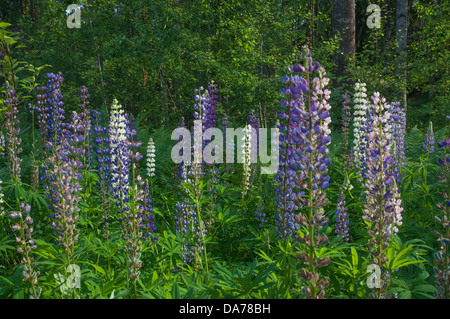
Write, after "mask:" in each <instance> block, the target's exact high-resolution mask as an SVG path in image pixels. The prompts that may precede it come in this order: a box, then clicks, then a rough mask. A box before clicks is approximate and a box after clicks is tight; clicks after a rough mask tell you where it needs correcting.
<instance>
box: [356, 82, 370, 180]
mask: <svg viewBox="0 0 450 319" xmlns="http://www.w3.org/2000/svg"><path fill="white" fill-rule="evenodd" d="M366 91H367V90H366V83H361V82H358V83H356V84H355V95H354V102H355V111H354V112H353V115H354V118H353V133H354V134H353V135H354V140H353V154H354V156H355V157H354V163H355V166H356V168H357V170H358V173H359V176H360V177H361V179H362V181H363V182H364V180H365V165H366V164H365V160H366V159H365V153H366V145H367V134H368V131H369V125H368V124H369V118H368V117H369V114H368V108H367V105H368V101H367V99H366V97H367V94H366Z"/></svg>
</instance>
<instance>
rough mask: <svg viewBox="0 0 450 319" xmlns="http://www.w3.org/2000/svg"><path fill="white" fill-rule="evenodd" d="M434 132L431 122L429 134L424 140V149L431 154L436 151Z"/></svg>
mask: <svg viewBox="0 0 450 319" xmlns="http://www.w3.org/2000/svg"><path fill="white" fill-rule="evenodd" d="M434 144H435V143H434V132H433V123H432V122H430V125H429V126H428V130H427V134H426V135H425V138H424V141H423V146H422V148H423V151H424V152H427V153H429V154H431V153H433V152H434Z"/></svg>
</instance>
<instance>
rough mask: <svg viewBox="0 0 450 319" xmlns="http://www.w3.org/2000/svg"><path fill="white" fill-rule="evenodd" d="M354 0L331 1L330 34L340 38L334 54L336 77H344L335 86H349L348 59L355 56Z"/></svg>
mask: <svg viewBox="0 0 450 319" xmlns="http://www.w3.org/2000/svg"><path fill="white" fill-rule="evenodd" d="M355 24H356V23H355V0H333V13H332V34H333V36H335V35H337V36H339V38H340V41H339V51H338V52H337V53H336V54H335V63H336V73H337V74H336V75H337V76H338V77H343V76H344V77H345V79H344V80H339V79H338V80H337V81H336V82H335V86H336V87H337V86H341V85H342V84H350V82H351V81H350V72H349V67H350V65H349V63H348V58H351V59H353V58H354V56H355Z"/></svg>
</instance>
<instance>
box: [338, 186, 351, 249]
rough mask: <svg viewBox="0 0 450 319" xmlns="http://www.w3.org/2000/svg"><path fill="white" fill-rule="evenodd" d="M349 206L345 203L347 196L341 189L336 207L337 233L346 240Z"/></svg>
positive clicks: (347, 236)
mask: <svg viewBox="0 0 450 319" xmlns="http://www.w3.org/2000/svg"><path fill="white" fill-rule="evenodd" d="M347 210H348V207H346V205H345V198H344V194H343V192H342V189H340V190H339V197H338V202H337V207H336V230H335V233H336V234H337V235H339V236H341V238H342V239H343V240H344V241H348V238H349V234H348V223H349V220H348V213H347Z"/></svg>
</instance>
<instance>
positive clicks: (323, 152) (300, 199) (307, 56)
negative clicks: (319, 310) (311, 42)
mask: <svg viewBox="0 0 450 319" xmlns="http://www.w3.org/2000/svg"><path fill="white" fill-rule="evenodd" d="M302 51H303V53H302V58H303V61H304V66H300V65H297V66H294V67H293V70H294V71H295V70H296V69H299V70H301V71H302V72H304V73H305V78H304V79H303V80H302V81H301V82H300V83H299V85H296V87H300V88H301V90H299V91H298V93H299V95H298V98H299V103H298V106H297V108H298V110H296V112H295V113H294V114H295V115H296V116H297V117H298V122H297V125H296V126H295V127H294V129H293V130H292V138H293V139H294V140H297V143H298V147H297V149H296V150H295V155H294V160H295V164H294V165H296V166H297V168H298V171H297V174H296V179H295V181H294V183H295V186H296V189H297V190H299V193H298V194H297V195H296V196H295V197H294V199H293V200H294V203H295V205H297V206H298V207H303V208H304V209H305V213H303V212H302V213H300V214H298V215H296V216H295V221H296V222H297V223H298V224H299V225H301V226H304V227H306V233H305V234H304V235H303V236H304V237H303V236H300V235H299V236H297V240H298V241H299V242H300V243H302V244H304V245H306V246H307V248H305V249H304V250H303V251H302V252H301V253H299V254H298V256H297V257H298V259H300V260H301V261H303V262H304V264H305V267H303V268H302V269H301V271H300V275H301V277H302V278H304V279H305V280H306V281H307V284H308V286H307V287H303V288H302V291H303V293H304V294H305V295H306V297H307V298H319V299H321V298H324V297H325V290H324V289H325V288H326V287H328V285H329V281H328V280H327V279H321V280H319V279H318V278H319V273H318V269H320V268H322V267H326V266H328V264H329V263H330V258H328V257H327V258H319V257H318V256H316V253H315V250H316V246H318V245H327V244H328V237H327V236H326V235H325V234H322V235H318V233H319V231H320V229H321V228H322V227H324V226H326V225H327V223H328V219H327V218H326V217H325V216H324V209H323V207H324V206H326V205H327V203H328V199H327V198H326V193H325V191H326V190H327V189H328V187H329V180H330V177H329V176H328V175H327V173H328V165H329V164H330V163H331V158H329V157H327V155H328V152H329V150H328V148H327V145H328V144H330V142H331V136H330V134H331V131H330V129H329V128H328V125H329V123H330V122H331V118H330V115H329V110H330V109H331V106H330V105H329V104H328V102H327V100H328V99H329V98H330V94H331V92H330V91H329V90H328V89H326V86H327V85H328V82H329V79H328V78H327V77H325V75H326V72H325V69H324V68H322V67H321V66H320V64H319V62H316V63H315V64H314V65H313V60H312V57H311V53H310V52H309V49H308V48H307V47H303V50H302ZM314 71H317V72H318V77H314V79H312V80H311V73H312V72H314ZM302 86H304V88H302ZM291 91H292V89H291ZM293 93H294V94H293V95H294V96H295V94H296V90H295V89H294V90H293Z"/></svg>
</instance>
